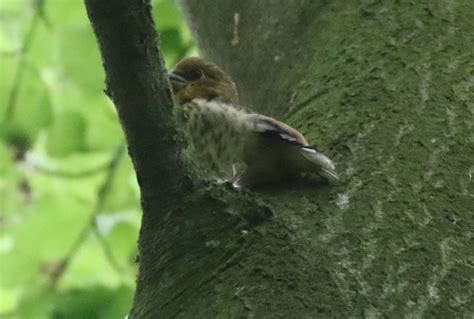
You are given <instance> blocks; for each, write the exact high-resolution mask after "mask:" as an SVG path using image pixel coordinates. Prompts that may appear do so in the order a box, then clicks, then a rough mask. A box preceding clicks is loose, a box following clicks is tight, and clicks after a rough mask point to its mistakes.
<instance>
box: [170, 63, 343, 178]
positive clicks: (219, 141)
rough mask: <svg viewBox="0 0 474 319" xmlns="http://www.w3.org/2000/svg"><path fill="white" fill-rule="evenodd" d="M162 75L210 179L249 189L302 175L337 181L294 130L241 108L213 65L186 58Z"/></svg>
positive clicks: (231, 85)
mask: <svg viewBox="0 0 474 319" xmlns="http://www.w3.org/2000/svg"><path fill="white" fill-rule="evenodd" d="M168 75H169V79H170V82H171V85H172V89H173V93H174V98H175V101H176V102H177V104H178V106H177V115H178V122H179V123H180V124H182V126H183V128H184V132H185V136H186V138H187V140H188V142H189V145H190V147H191V148H192V149H193V151H194V154H195V156H197V157H198V161H199V162H200V164H204V165H205V166H206V167H207V169H206V170H207V171H208V174H209V175H210V177H213V178H215V179H218V180H221V181H229V182H233V183H236V184H237V185H242V186H250V187H251V186H256V185H261V184H267V183H273V182H277V181H281V180H284V179H288V178H294V177H297V176H298V175H300V174H301V173H304V172H309V173H316V174H318V175H320V176H322V177H324V178H326V179H327V180H329V181H330V182H335V181H336V180H337V179H338V177H337V174H336V171H335V168H334V164H333V162H332V161H331V160H330V159H329V158H328V157H327V156H325V155H324V154H322V153H321V152H320V151H318V150H317V149H315V148H313V147H311V146H309V144H308V142H307V141H306V139H305V138H304V136H303V135H302V134H301V133H300V132H298V131H297V130H295V129H294V128H292V127H290V126H289V125H287V124H285V123H282V122H280V121H277V120H275V119H273V118H271V117H267V116H264V115H260V114H257V113H253V112H250V111H248V110H247V109H245V108H243V107H241V106H240V105H239V102H238V97H237V89H236V86H235V83H234V82H233V81H232V79H231V77H230V76H229V75H227V74H226V73H225V72H224V71H222V70H221V69H220V68H219V67H218V66H217V65H215V64H214V63H211V62H209V61H206V60H204V59H202V58H198V57H192V58H186V59H184V60H182V61H180V62H179V63H178V64H177V65H176V66H175V67H174V69H173V70H171V71H170V72H169V74H168Z"/></svg>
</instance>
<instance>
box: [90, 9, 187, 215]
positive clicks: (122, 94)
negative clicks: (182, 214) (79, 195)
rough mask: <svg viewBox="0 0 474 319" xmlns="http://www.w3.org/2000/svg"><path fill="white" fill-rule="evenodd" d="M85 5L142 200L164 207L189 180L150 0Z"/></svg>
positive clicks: (169, 205) (175, 197) (164, 208)
mask: <svg viewBox="0 0 474 319" xmlns="http://www.w3.org/2000/svg"><path fill="white" fill-rule="evenodd" d="M85 5H86V9H87V13H88V15H89V19H90V21H91V23H92V27H93V29H94V33H95V35H96V37H97V40H98V42H99V47H100V51H101V55H102V60H103V64H104V69H105V73H106V86H107V92H108V94H109V96H110V98H111V99H112V100H113V102H114V104H115V106H116V108H117V111H118V114H119V118H120V121H121V123H122V126H123V129H124V131H125V135H126V139H127V144H128V151H129V154H130V156H131V158H132V161H133V164H134V167H135V170H136V172H137V178H138V182H139V184H140V189H141V194H142V203H143V206H144V207H147V206H146V204H147V200H152V199H153V200H157V202H159V203H160V206H161V208H162V209H163V211H167V210H168V209H169V208H170V207H172V206H173V203H177V202H179V201H180V199H181V198H182V197H183V196H184V194H185V192H183V190H184V189H189V185H190V183H189V180H188V178H187V176H186V172H185V170H184V169H183V167H182V164H181V161H180V160H179V157H180V146H179V145H178V144H177V143H176V136H177V131H176V128H175V125H174V118H173V114H172V107H173V101H172V97H171V91H170V88H169V83H168V79H167V76H166V72H165V68H164V63H163V61H162V59H161V56H160V53H159V49H158V41H157V39H158V35H157V33H156V32H155V28H154V23H153V19H152V17H151V15H150V1H148V0H146V1H142V0H131V1H130V0H111V1H102V0H85ZM157 190H160V191H159V192H157ZM144 213H145V214H146V213H147V211H146V209H145V211H144Z"/></svg>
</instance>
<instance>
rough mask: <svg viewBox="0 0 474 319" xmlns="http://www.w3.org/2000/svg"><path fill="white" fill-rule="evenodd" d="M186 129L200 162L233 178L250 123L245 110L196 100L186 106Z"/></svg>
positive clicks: (240, 158)
mask: <svg viewBox="0 0 474 319" xmlns="http://www.w3.org/2000/svg"><path fill="white" fill-rule="evenodd" d="M182 111H183V115H184V116H183V118H184V123H183V124H184V128H185V133H186V136H187V139H188V142H189V144H190V145H191V146H192V147H193V149H194V152H196V153H197V154H198V155H199V157H200V161H204V162H206V164H208V166H210V167H211V168H212V170H213V171H219V172H221V173H222V174H224V175H229V174H230V175H232V174H231V173H230V171H231V170H233V167H234V165H235V164H237V163H238V162H240V161H241V160H242V154H243V148H244V144H245V139H246V135H247V132H248V131H249V124H248V123H246V122H245V121H244V120H243V118H244V115H245V114H246V112H245V111H242V110H239V109H236V108H234V107H233V106H231V105H227V104H224V103H219V102H213V101H206V100H202V99H195V100H193V101H191V102H189V103H187V104H185V105H184V106H183V110H182Z"/></svg>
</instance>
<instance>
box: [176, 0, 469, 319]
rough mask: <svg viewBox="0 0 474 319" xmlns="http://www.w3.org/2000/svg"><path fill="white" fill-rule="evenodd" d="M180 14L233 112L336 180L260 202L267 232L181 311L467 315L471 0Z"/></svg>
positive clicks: (234, 6) (206, 1)
mask: <svg viewBox="0 0 474 319" xmlns="http://www.w3.org/2000/svg"><path fill="white" fill-rule="evenodd" d="M181 4H182V7H183V9H184V10H185V13H186V15H187V19H188V21H189V23H190V26H191V27H192V31H193V33H194V35H195V38H196V40H197V42H198V45H199V48H200V50H201V53H202V54H203V55H204V56H206V57H208V58H209V59H210V60H212V61H215V62H216V63H218V64H220V65H221V66H223V68H224V69H226V70H227V71H228V72H229V73H230V74H231V75H232V76H233V77H234V78H235V80H236V82H237V85H238V88H239V91H240V96H241V102H242V104H243V105H245V106H248V107H250V108H253V109H255V110H257V111H259V112H262V113H264V114H267V115H273V116H275V117H277V118H279V119H282V120H285V121H287V122H288V123H290V124H291V125H293V126H295V127H297V128H298V129H300V130H301V131H302V132H303V133H304V134H305V135H306V136H307V137H308V139H309V140H310V142H313V143H314V144H315V145H316V146H318V147H319V148H321V149H322V150H323V151H324V152H325V153H327V154H328V155H330V156H331V157H332V158H334V159H335V161H336V165H337V168H338V171H339V172H340V174H341V175H342V178H343V182H342V183H341V184H340V185H338V186H336V187H314V186H300V187H292V188H290V187H288V188H285V187H281V188H280V189H278V190H271V191H270V190H269V191H266V192H264V193H262V194H260V196H261V198H262V199H264V200H265V202H266V203H267V204H268V205H269V206H270V207H272V209H273V211H274V215H275V216H274V221H273V222H272V223H266V224H264V225H261V226H259V227H258V228H257V229H255V230H253V231H252V233H255V234H259V235H258V237H256V238H255V237H251V239H248V240H249V241H250V240H252V241H253V240H255V242H253V243H252V245H251V247H249V248H248V249H246V250H245V252H242V253H241V257H240V258H239V259H238V261H237V262H236V264H235V266H234V267H232V268H229V269H228V270H226V272H225V273H224V274H222V275H221V276H220V278H222V279H220V280H219V279H218V278H216V280H214V281H213V282H209V283H208V284H207V285H206V286H205V287H202V288H201V290H200V291H199V292H196V293H197V295H196V296H195V298H194V300H193V301H191V302H190V304H191V305H192V306H191V305H190V304H189V301H187V302H186V307H184V308H183V309H182V313H183V314H188V316H190V317H192V315H191V314H193V313H199V314H201V313H203V312H200V310H199V309H207V311H209V308H211V309H213V310H214V312H213V314H214V316H215V317H221V318H227V317H228V318H232V317H238V315H241V316H243V317H246V316H247V317H254V318H263V317H267V318H275V317H284V318H316V317H338V318H347V317H349V316H354V317H363V316H364V317H391V318H400V317H402V316H406V317H413V318H418V317H424V316H425V317H437V318H453V317H463V316H464V317H466V318H467V317H472V316H474V296H473V294H474V239H473V236H474V191H473V190H474V180H473V176H472V175H474V161H473V159H474V147H473V145H474V130H473V125H474V64H473V61H474V37H473V30H474V1H471V0H460V1H451V0H449V1H448V0H446V1H376V0H374V1H342V0H341V1H325V0H319V1H309V0H306V1H291V2H290V1H248V0H247V1H232V0H224V1H212V0H202V1H193V0H184V1H182V2H181ZM254 236H256V235H254ZM212 291H214V293H215V296H214V299H215V300H214V303H213V305H211V304H206V302H205V301H206V300H208V298H209V297H208V296H207V294H209V293H210V292H212ZM180 302H182V300H180ZM203 305H206V307H208V308H201V307H202V306H203ZM187 311H192V312H187Z"/></svg>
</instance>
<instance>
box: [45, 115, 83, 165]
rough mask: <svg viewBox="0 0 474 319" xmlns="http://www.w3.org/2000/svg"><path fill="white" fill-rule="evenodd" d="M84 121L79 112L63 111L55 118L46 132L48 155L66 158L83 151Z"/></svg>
mask: <svg viewBox="0 0 474 319" xmlns="http://www.w3.org/2000/svg"><path fill="white" fill-rule="evenodd" d="M85 128H86V121H85V120H84V118H83V116H82V114H81V113H79V112H74V111H65V112H62V113H61V114H59V115H58V116H57V117H56V121H55V122H54V124H53V126H52V127H51V128H50V129H49V130H48V144H47V149H48V153H49V154H51V155H52V156H59V157H61V156H66V155H69V154H71V153H74V152H81V151H84V150H85Z"/></svg>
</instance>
